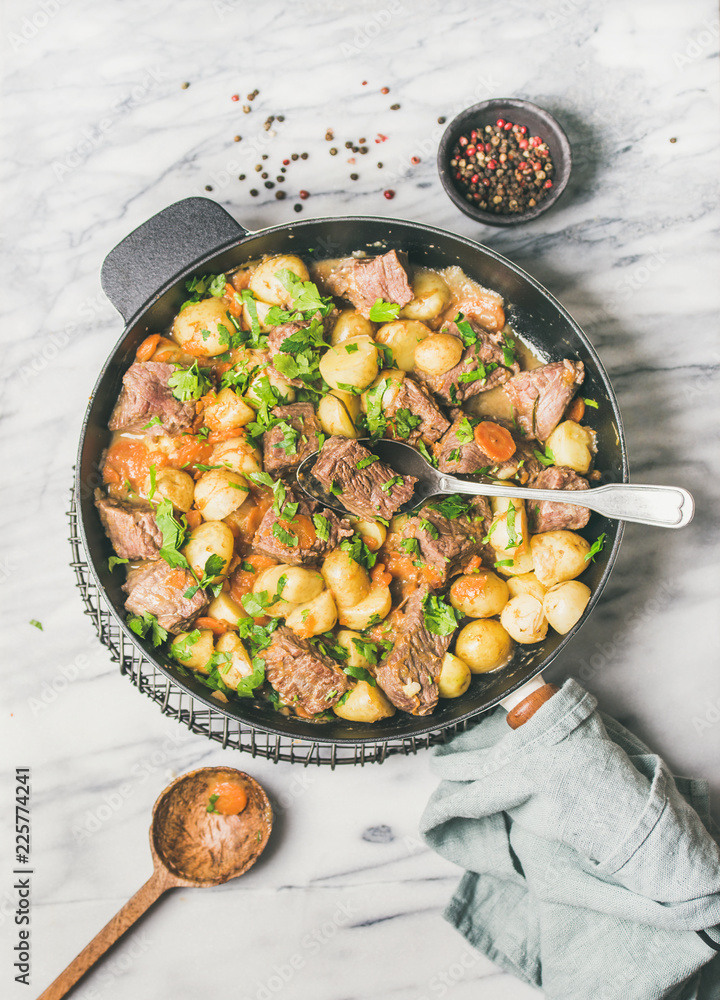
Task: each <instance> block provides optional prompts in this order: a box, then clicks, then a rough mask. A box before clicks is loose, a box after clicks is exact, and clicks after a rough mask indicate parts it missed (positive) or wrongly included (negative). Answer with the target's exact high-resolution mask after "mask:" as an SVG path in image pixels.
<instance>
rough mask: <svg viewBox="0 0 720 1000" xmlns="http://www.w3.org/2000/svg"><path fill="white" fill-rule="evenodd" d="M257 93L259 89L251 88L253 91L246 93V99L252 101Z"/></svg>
mask: <svg viewBox="0 0 720 1000" xmlns="http://www.w3.org/2000/svg"><path fill="white" fill-rule="evenodd" d="M259 93H260V91H259V90H253V92H252V93H251V94H248V95H247V99H248V101H254V100H255V98H256V97H257V95H258V94H259Z"/></svg>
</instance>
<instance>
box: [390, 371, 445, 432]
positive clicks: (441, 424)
mask: <svg viewBox="0 0 720 1000" xmlns="http://www.w3.org/2000/svg"><path fill="white" fill-rule="evenodd" d="M402 411H405V412H402ZM384 414H385V417H386V418H387V420H388V425H387V427H386V430H385V433H384V437H388V438H395V439H396V440H398V441H407V442H408V444H417V442H418V441H421V440H422V441H426V442H428V443H429V444H432V443H433V442H434V441H437V440H438V439H439V438H441V437H442V436H443V434H444V433H445V431H446V430H447V429H448V427H449V426H450V421H449V420H448V419H447V417H445V415H444V414H443V412H442V411H441V410H440V409H439V408H438V407H437V406H436V405H435V403H434V402H433V400H432V399H431V398H430V394H429V393H428V391H427V389H425V388H424V386H421V385H418V384H417V382H414V381H413V380H412V379H411V378H409V377H407V376H406V377H405V378H404V379H403V381H402V384H401V386H400V390H399V392H398V394H397V396H395V398H394V399H393V401H392V403H391V404H390V405H389V406H386V407H385V409H384ZM408 415H409V417H410V418H411V419H410V423H408ZM413 417H415V418H419V420H420V423H417V421H416V420H413V419H412V418H413ZM411 424H416V426H414V427H412V429H410V425H411Z"/></svg>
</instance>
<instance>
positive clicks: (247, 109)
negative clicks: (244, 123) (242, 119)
mask: <svg viewBox="0 0 720 1000" xmlns="http://www.w3.org/2000/svg"><path fill="white" fill-rule="evenodd" d="M243 114H244V115H249V114H250V105H249V104H243Z"/></svg>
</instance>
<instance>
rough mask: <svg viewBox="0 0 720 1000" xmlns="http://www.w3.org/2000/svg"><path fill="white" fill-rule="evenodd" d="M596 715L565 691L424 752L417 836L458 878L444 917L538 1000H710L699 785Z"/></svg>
mask: <svg viewBox="0 0 720 1000" xmlns="http://www.w3.org/2000/svg"><path fill="white" fill-rule="evenodd" d="M596 705H597V700H596V699H595V698H594V697H593V696H592V695H590V694H588V692H587V691H585V690H584V688H582V687H581V686H580V685H579V684H578V683H577V682H576V681H574V680H572V679H571V680H568V681H567V682H566V683H565V685H564V686H563V688H562V689H561V690H560V691H558V692H557V693H556V694H555V695H554V696H553V697H552V698H550V700H549V701H547V702H546V703H545V704H544V705H542V706H541V707H540V708H539V709H538V710H537V712H536V713H535V714H534V715H533V716H532V717H531V718H530V719H529V720H528V721H527V722H526V723H525V724H524V725H523V726H521V727H520V728H519V729H516V730H511V729H510V728H509V727H508V725H507V723H506V722H505V711H504V710H503V709H501V708H497V709H495V710H494V712H492V713H491V714H489V715H487V716H485V717H484V718H483V719H482V720H481V721H480V723H479V724H478V725H476V726H474V727H473V728H472V729H470V730H468V731H467V732H464V733H461V734H460V735H458V736H456V737H455V738H454V739H452V740H451V741H450V742H449V743H447V744H446V745H443V746H441V747H438V748H437V750H436V751H435V753H434V756H433V766H434V769H435V770H437V772H438V773H439V774H440V776H441V777H442V778H443V781H442V782H441V784H440V785H439V786H438V788H437V790H436V791H435V793H434V794H433V796H432V798H431V799H430V801H429V803H428V805H427V807H426V809H425V812H424V814H423V816H422V819H421V821H420V829H421V833H422V834H423V836H424V838H425V840H426V841H427V843H428V844H429V845H430V846H431V847H432V848H433V849H434V850H436V851H437V852H438V853H439V854H442V855H443V856H444V857H446V858H449V860H450V861H453V862H455V864H458V865H460V866H461V867H462V868H464V869H466V873H465V875H464V876H463V878H462V880H461V882H460V885H459V887H458V889H457V891H456V893H455V895H454V897H453V899H452V900H451V902H450V904H449V906H448V908H447V910H446V911H445V917H446V919H447V920H449V921H450V923H451V924H453V925H454V926H455V927H456V928H457V929H458V930H459V931H460V932H461V933H462V934H464V935H465V937H466V938H467V940H468V941H469V942H470V943H471V944H472V945H473V946H474V947H475V948H477V949H479V950H480V951H482V952H484V953H485V954H486V955H487V956H488V957H489V958H490V959H491V960H492V961H493V962H495V963H496V964H497V965H499V966H501V967H502V968H504V969H506V970H508V971H509V972H512V973H513V974H514V975H516V976H517V977H518V978H520V979H523V980H525V982H527V983H530V984H531V985H533V986H537V987H539V988H541V989H542V990H543V991H544V994H545V996H546V998H548V1000H586V998H587V1000H590V998H592V1000H616V998H622V1000H659V998H672V1000H719V998H720V926H719V925H720V849H718V843H717V842H716V839H714V835H717V833H718V831H717V828H716V827H715V825H714V824H713V823H712V820H711V819H710V815H709V807H708V788H707V783H706V782H705V781H696V780H693V779H690V778H675V777H673V775H672V774H671V773H670V772H669V770H668V768H667V766H666V765H665V763H664V762H663V761H662V760H661V759H660V758H659V757H658V756H656V755H655V754H652V753H650V751H649V750H648V748H647V747H646V746H645V745H644V744H643V743H642V742H641V741H640V740H639V739H638V738H637V737H635V736H633V735H632V734H631V733H629V732H628V731H627V730H626V729H624V728H623V726H621V725H620V724H619V723H618V722H616V721H615V720H614V719H611V718H610V717H609V716H606V715H603V714H602V713H600V712H597V711H596V710H595V709H596Z"/></svg>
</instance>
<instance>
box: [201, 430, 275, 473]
mask: <svg viewBox="0 0 720 1000" xmlns="http://www.w3.org/2000/svg"><path fill="white" fill-rule="evenodd" d="M208 465H224V466H226V467H227V468H228V469H230V470H231V472H237V473H240V475H245V476H247V475H249V474H250V473H251V472H262V465H261V458H260V452H259V451H258V449H257V448H253V446H252V445H251V444H250V443H249V441H248V440H247V438H245V437H236V438H229V439H228V440H227V441H222V442H221V443H220V444H218V445H215V447H214V448H213V451H212V454H211V455H210V461H209V462H208Z"/></svg>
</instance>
